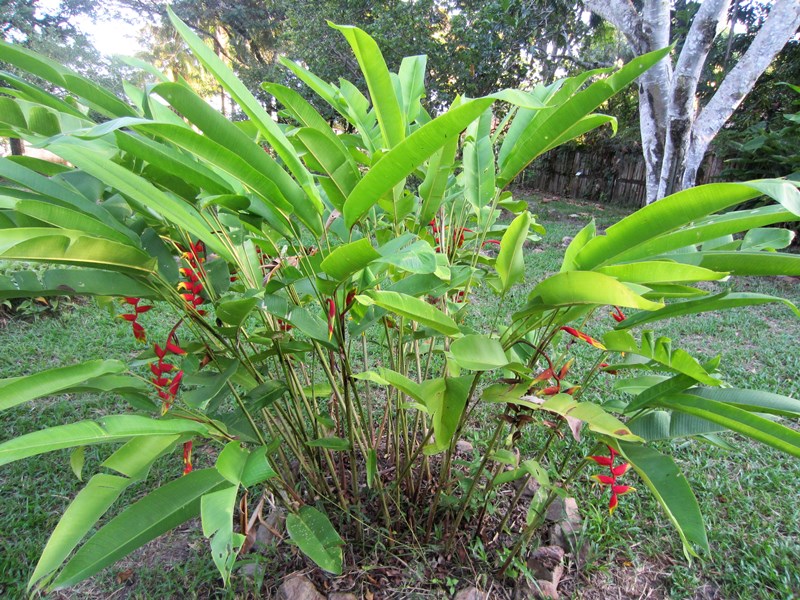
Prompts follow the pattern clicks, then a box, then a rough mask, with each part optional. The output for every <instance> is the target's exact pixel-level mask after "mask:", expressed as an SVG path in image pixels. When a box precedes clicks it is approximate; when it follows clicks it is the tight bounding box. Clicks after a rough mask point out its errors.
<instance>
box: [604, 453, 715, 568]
mask: <svg viewBox="0 0 800 600" xmlns="http://www.w3.org/2000/svg"><path fill="white" fill-rule="evenodd" d="M617 447H618V448H619V450H620V451H621V452H622V455H623V456H624V457H625V458H626V459H628V460H629V461H630V463H631V465H632V466H633V468H634V469H635V470H636V472H637V473H638V474H639V477H641V478H642V481H644V483H645V485H647V487H648V488H649V489H650V491H651V492H652V494H653V496H654V497H655V498H656V500H658V503H659V504H660V505H661V507H662V508H663V509H664V512H665V513H666V515H667V517H669V520H670V521H672V524H673V525H674V526H675V529H676V530H677V531H678V535H679V536H680V538H681V541H682V542H683V548H684V552H685V553H686V554H687V556H690V555H693V556H697V552H696V550H695V548H694V546H697V547H699V548H700V549H702V550H705V551H706V552H708V551H709V549H708V538H707V537H706V528H705V524H704V523H703V515H702V514H701V513H700V507H699V506H698V504H697V498H695V496H694V492H692V488H691V486H690V485H689V483H688V482H687V481H686V477H685V476H684V475H683V473H681V471H680V469H678V466H677V465H676V464H675V461H674V460H672V458H671V457H669V456H664V455H663V454H659V453H658V452H656V451H655V450H653V449H652V448H648V447H646V446H641V445H639V444H631V443H626V442H618V443H617Z"/></svg>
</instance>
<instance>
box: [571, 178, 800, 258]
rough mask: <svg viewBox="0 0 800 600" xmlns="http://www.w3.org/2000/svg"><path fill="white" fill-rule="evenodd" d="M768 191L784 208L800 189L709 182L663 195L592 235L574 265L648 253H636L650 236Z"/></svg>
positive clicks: (782, 184) (781, 184) (653, 237)
mask: <svg viewBox="0 0 800 600" xmlns="http://www.w3.org/2000/svg"><path fill="white" fill-rule="evenodd" d="M767 192H769V194H770V195H771V197H772V198H773V199H775V200H782V201H783V202H782V204H783V206H784V208H787V210H789V208H788V206H791V205H792V201H793V199H794V196H795V195H798V196H800V192H798V191H797V188H795V187H794V186H793V185H792V184H791V183H788V182H780V181H776V182H775V185H774V186H768V187H767V186H764V185H759V182H750V183H712V184H708V185H701V186H697V187H694V188H691V189H688V190H683V191H681V192H677V193H675V194H672V195H671V196H667V197H666V198H662V199H661V200H659V201H658V202H654V203H652V204H650V205H648V206H646V207H644V208H642V209H640V210H638V211H636V212H635V213H633V214H632V215H630V216H628V217H626V218H624V219H622V220H621V221H619V222H618V223H615V224H614V225H612V226H611V227H609V228H608V229H607V230H606V233H605V235H600V236H597V237H595V238H594V239H592V240H591V241H590V242H588V243H587V244H586V245H585V246H584V247H583V248H582V249H581V251H580V252H578V254H577V255H576V256H575V265H576V267H577V268H579V269H594V268H596V267H599V266H602V265H607V264H613V263H615V262H617V261H618V260H621V258H622V257H623V256H624V257H625V259H626V260H631V259H634V258H643V257H645V256H651V255H644V254H639V252H638V249H639V247H640V246H641V247H643V248H644V247H646V244H648V243H655V242H651V240H656V239H658V238H659V237H660V236H662V235H664V234H669V233H671V232H673V231H675V230H677V229H678V228H680V227H683V226H685V225H688V224H690V223H692V222H693V221H696V220H698V219H703V218H705V217H707V216H708V215H710V214H713V213H715V212H718V211H720V210H724V209H726V208H729V207H731V206H735V205H737V204H741V203H742V202H745V201H747V200H751V199H753V198H757V197H758V196H760V195H762V194H763V193H767ZM787 205H788V206H787ZM790 212H791V210H790ZM703 266H707V267H708V268H712V269H713V268H714V267H710V266H708V265H703ZM715 270H722V271H725V270H727V269H715Z"/></svg>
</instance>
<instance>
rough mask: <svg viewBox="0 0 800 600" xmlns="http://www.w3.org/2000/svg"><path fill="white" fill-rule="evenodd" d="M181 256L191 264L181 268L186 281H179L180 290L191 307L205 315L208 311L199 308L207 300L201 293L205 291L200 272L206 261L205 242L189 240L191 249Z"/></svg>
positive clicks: (180, 270)
mask: <svg viewBox="0 0 800 600" xmlns="http://www.w3.org/2000/svg"><path fill="white" fill-rule="evenodd" d="M181 258H182V259H183V260H185V261H186V262H187V263H188V265H189V266H188V267H182V268H181V269H179V272H180V274H181V275H182V276H183V277H184V281H181V282H180V283H178V291H179V292H181V297H182V298H183V299H184V300H185V301H186V304H187V305H188V306H189V307H190V308H194V309H195V310H196V311H197V313H198V314H200V315H201V316H202V315H205V314H206V311H205V310H203V309H201V308H198V307H199V306H200V305H202V304H203V303H204V302H205V298H203V296H201V295H200V293H201V292H202V291H203V282H202V281H201V278H200V275H199V274H198V273H200V272H202V265H203V263H204V262H205V261H206V247H205V244H204V243H203V242H202V241H197V242H195V243H192V242H189V249H188V250H186V251H184V252H183V253H182V254H181Z"/></svg>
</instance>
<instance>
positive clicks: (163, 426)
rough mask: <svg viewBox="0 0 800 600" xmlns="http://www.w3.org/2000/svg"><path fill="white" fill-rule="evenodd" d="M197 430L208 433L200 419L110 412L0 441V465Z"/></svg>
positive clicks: (200, 433)
mask: <svg viewBox="0 0 800 600" xmlns="http://www.w3.org/2000/svg"><path fill="white" fill-rule="evenodd" d="M184 433H195V434H199V435H205V434H207V433H208V429H207V427H206V426H205V425H203V424H201V423H196V422H194V421H188V420H184V419H151V418H149V417H141V416H138V415H111V416H108V417H103V418H102V419H98V420H97V421H79V422H77V423H70V424H68V425H57V426H55V427H48V428H47V429H40V430H39V431H34V432H32V433H28V434H25V435H21V436H19V437H16V438H13V439H10V440H8V441H6V442H3V443H2V444H0V465H5V464H8V463H10V462H14V461H15V460H20V459H22V458H28V457H29V456H36V455H37V454H43V453H44V452H52V451H53V450H61V449H63V448H74V447H75V446H88V445H90V444H106V443H110V442H118V441H125V440H129V439H132V438H136V437H142V436H153V435H174V434H184Z"/></svg>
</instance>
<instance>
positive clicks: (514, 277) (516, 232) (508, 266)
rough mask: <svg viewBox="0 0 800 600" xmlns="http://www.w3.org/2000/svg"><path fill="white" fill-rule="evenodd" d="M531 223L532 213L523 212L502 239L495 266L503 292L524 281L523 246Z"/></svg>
mask: <svg viewBox="0 0 800 600" xmlns="http://www.w3.org/2000/svg"><path fill="white" fill-rule="evenodd" d="M530 224H531V215H530V213H529V212H528V211H524V212H522V213H521V214H520V215H518V216H517V217H516V218H515V219H514V220H513V221H512V222H511V225H509V226H508V229H506V232H505V233H504V234H503V237H502V239H501V240H500V253H499V254H498V255H497V260H496V261H495V264H494V267H495V269H496V270H497V274H498V275H499V276H500V283H501V286H502V292H503V294H505V293H507V292H508V290H509V289H511V287H512V286H513V285H514V284H516V283H519V282H520V281H522V279H523V277H524V276H525V261H524V259H523V256H522V247H523V245H524V244H525V240H526V239H527V238H528V231H529V230H530Z"/></svg>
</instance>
